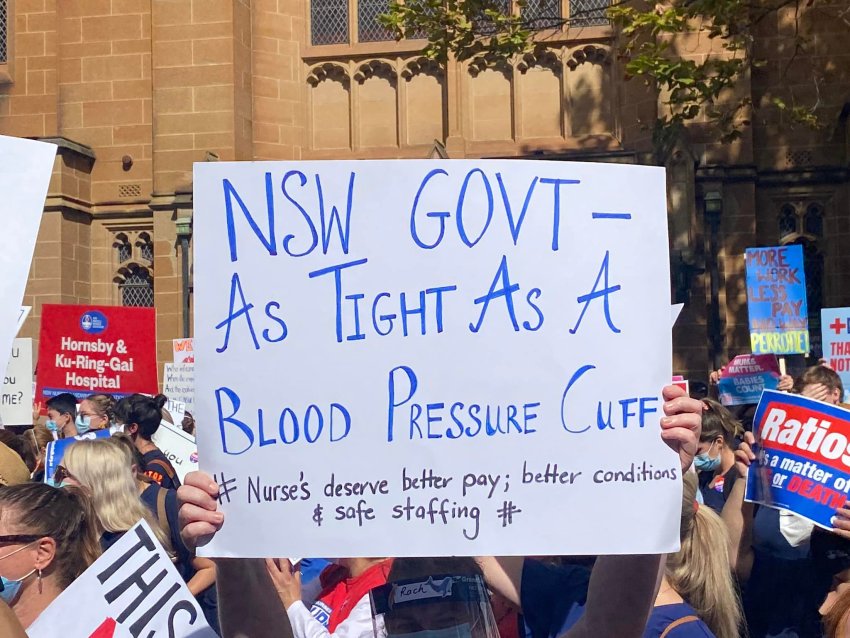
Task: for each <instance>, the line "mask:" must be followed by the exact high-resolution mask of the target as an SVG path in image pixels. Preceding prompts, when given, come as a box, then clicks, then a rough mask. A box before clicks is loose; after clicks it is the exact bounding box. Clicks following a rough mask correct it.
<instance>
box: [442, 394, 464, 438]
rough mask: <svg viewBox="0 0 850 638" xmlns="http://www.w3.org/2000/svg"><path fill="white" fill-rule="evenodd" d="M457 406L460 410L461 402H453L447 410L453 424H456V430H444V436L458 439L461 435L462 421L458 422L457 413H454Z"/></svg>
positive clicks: (461, 407)
mask: <svg viewBox="0 0 850 638" xmlns="http://www.w3.org/2000/svg"><path fill="white" fill-rule="evenodd" d="M458 408H460V409H461V410H462V409H463V403H460V402H458V403H453V404H452V407H451V409H450V410H449V414H450V415H451V417H452V421H454V423H455V425H456V426H457V432H454V431H453V430H446V436H447V437H448V438H450V439H459V438H460V437H462V436H463V423H461V422H460V419H458V418H457V415H456V414H455V410H456V409H458Z"/></svg>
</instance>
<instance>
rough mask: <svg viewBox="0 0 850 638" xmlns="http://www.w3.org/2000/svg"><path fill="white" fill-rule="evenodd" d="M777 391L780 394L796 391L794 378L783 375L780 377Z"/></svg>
mask: <svg viewBox="0 0 850 638" xmlns="http://www.w3.org/2000/svg"><path fill="white" fill-rule="evenodd" d="M776 389H777V390H779V391H780V392H791V390H793V389H794V377H792V376H791V375H790V374H783V375H782V376H781V377H779V383H778V384H777V385H776Z"/></svg>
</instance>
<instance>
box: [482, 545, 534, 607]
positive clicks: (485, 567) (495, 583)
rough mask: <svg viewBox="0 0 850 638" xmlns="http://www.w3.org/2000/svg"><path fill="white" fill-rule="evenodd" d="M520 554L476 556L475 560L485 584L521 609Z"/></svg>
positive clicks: (521, 562) (521, 560) (522, 560)
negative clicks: (497, 556)
mask: <svg viewBox="0 0 850 638" xmlns="http://www.w3.org/2000/svg"><path fill="white" fill-rule="evenodd" d="M524 561H525V559H524V558H523V557H522V556H503V557H499V558H496V557H495V556H478V557H476V559H475V562H477V563H478V566H479V567H480V568H481V571H482V572H483V573H484V580H485V581H487V586H488V587H489V588H490V589H492V590H493V591H494V592H496V593H497V594H501V596H502V597H504V598H505V599H506V600H507V601H508V602H510V603H511V604H513V605H514V606H515V607H517V608H518V609H522V597H521V592H522V589H521V588H522V565H523V562H524Z"/></svg>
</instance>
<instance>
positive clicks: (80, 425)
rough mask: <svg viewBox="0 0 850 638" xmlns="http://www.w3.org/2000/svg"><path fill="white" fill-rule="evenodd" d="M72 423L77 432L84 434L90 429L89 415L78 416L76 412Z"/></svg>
mask: <svg viewBox="0 0 850 638" xmlns="http://www.w3.org/2000/svg"><path fill="white" fill-rule="evenodd" d="M74 425H76V426H77V434H85V433H86V432H88V431H89V430H90V429H91V417H90V416H80V415H79V414H78V415H77V419H76V420H75V421H74Z"/></svg>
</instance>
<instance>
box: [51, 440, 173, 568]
mask: <svg viewBox="0 0 850 638" xmlns="http://www.w3.org/2000/svg"><path fill="white" fill-rule="evenodd" d="M133 463H134V459H133V458H132V456H131V455H130V452H129V451H128V450H127V449H126V448H125V447H124V446H123V445H121V444H120V443H118V442H116V441H112V440H110V439H108V438H107V439H93V440H86V441H78V442H77V443H74V444H73V445H71V446H70V447H68V449H67V451H66V452H65V455H64V457H63V458H62V465H60V466H59V469H58V470H57V471H56V477H55V479H54V480H55V481H56V483H57V484H62V485H79V486H82V487H84V488H86V489H87V490H88V491H89V492H90V493H91V495H92V502H93V504H94V509H95V512H96V513H97V518H98V521H99V523H100V528H101V531H102V536H101V539H100V543H101V546H102V547H103V550H104V551H106V550H107V549H109V548H110V547H111V546H112V545H113V544H114V543H115V541H117V540H118V539H119V538H121V536H123V535H124V533H125V532H127V531H129V530H130V529H131V528H132V527H133V526H134V525H135V524H136V523H138V522H139V521H140V520H145V521H146V522H147V523H148V525H150V526H151V529H152V530H153V531H154V534H156V537H157V540H159V542H160V543H161V544H162V546H163V547H164V548H165V549H166V551H168V552H169V553H171V552H172V545H171V539H169V538H168V536H167V535H166V533H165V532H164V531H163V529H162V527H161V526H160V524H159V523H158V522H157V520H156V517H155V516H154V515H153V513H152V512H151V511H150V510H149V509H148V508H147V507H145V505H144V503H142V501H141V499H140V498H139V488H138V486H137V483H136V477H135V475H134V473H133V469H132V468H133Z"/></svg>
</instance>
